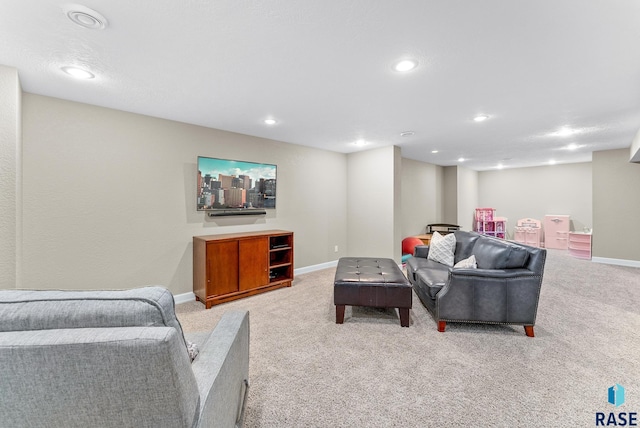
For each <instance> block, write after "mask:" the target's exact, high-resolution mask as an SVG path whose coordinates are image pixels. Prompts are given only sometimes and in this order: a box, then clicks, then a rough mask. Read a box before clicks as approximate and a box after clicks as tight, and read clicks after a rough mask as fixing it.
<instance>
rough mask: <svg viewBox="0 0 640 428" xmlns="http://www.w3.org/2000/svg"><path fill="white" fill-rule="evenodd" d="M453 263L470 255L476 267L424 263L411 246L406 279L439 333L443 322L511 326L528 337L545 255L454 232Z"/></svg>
mask: <svg viewBox="0 0 640 428" xmlns="http://www.w3.org/2000/svg"><path fill="white" fill-rule="evenodd" d="M454 234H455V240H456V244H455V253H454V263H458V262H460V261H461V260H464V259H467V258H469V257H470V256H471V255H473V256H475V259H476V263H477V268H475V269H474V268H454V267H452V266H446V265H444V264H442V263H439V262H437V261H434V260H429V246H426V245H423V246H417V247H416V249H415V253H414V256H413V257H411V258H410V259H408V260H407V277H408V278H409V281H410V282H411V284H412V285H413V289H414V291H415V293H416V294H417V296H418V297H419V298H420V301H421V302H422V304H423V305H424V306H425V307H426V308H427V310H428V311H429V312H430V313H431V315H432V316H433V318H434V320H435V321H436V322H437V324H438V330H439V331H441V332H444V330H445V328H446V323H447V322H472V323H494V324H516V325H522V326H524V329H525V333H526V334H527V336H530V337H533V336H534V332H533V326H534V325H535V322H536V313H537V309H538V300H539V297H540V287H541V284H542V276H543V273H544V264H545V259H546V254H547V253H546V250H545V249H542V248H534V247H529V246H526V245H521V244H517V243H513V242H509V241H505V240H502V239H497V238H493V237H489V236H485V235H480V234H478V233H475V232H466V231H456V232H454Z"/></svg>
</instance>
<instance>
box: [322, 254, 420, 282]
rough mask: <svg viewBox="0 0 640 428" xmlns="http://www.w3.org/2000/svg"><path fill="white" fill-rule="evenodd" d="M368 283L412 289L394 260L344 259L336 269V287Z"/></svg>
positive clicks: (373, 258)
mask: <svg viewBox="0 0 640 428" xmlns="http://www.w3.org/2000/svg"><path fill="white" fill-rule="evenodd" d="M353 283H361V284H362V283H366V284H367V285H376V284H379V285H384V286H400V287H411V284H410V283H409V280H408V279H407V278H406V277H405V276H404V274H403V273H402V271H401V270H400V268H399V267H398V265H397V263H396V262H395V261H394V260H392V259H383V258H375V257H342V258H341V259H340V260H339V261H338V266H337V268H336V276H335V281H334V284H335V285H349V284H353Z"/></svg>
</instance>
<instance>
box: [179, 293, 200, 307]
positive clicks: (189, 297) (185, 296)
mask: <svg viewBox="0 0 640 428" xmlns="http://www.w3.org/2000/svg"><path fill="white" fill-rule="evenodd" d="M173 300H175V302H176V305H178V304H180V303H187V302H193V301H194V300H196V295H195V294H193V292H189V293H182V294H175V295H174V296H173Z"/></svg>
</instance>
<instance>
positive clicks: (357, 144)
mask: <svg viewBox="0 0 640 428" xmlns="http://www.w3.org/2000/svg"><path fill="white" fill-rule="evenodd" d="M353 144H355V145H356V146H366V145H367V144H369V143H367V142H366V141H365V140H358V141H356V142H354V143H353Z"/></svg>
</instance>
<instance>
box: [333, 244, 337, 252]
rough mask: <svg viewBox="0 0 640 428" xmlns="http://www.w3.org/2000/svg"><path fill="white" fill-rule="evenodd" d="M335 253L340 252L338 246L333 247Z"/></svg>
mask: <svg viewBox="0 0 640 428" xmlns="http://www.w3.org/2000/svg"><path fill="white" fill-rule="evenodd" d="M333 252H334V253H337V252H338V246H337V245H336V246H335V247H333Z"/></svg>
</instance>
